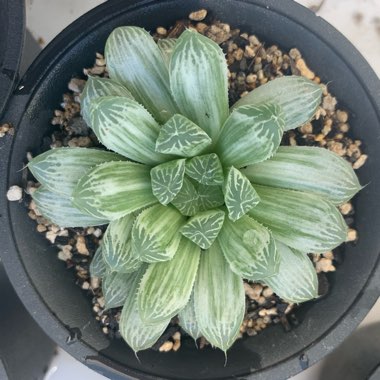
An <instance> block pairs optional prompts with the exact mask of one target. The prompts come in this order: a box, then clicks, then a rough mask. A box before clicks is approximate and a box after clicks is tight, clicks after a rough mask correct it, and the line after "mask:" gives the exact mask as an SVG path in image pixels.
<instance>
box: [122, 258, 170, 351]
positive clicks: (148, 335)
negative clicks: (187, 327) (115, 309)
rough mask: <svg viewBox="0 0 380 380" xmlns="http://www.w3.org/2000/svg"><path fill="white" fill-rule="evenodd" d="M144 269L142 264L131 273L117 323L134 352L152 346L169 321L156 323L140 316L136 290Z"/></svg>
mask: <svg viewBox="0 0 380 380" xmlns="http://www.w3.org/2000/svg"><path fill="white" fill-rule="evenodd" d="M145 270H146V267H145V265H144V267H143V268H141V269H140V270H138V271H137V272H135V273H132V274H131V275H132V276H133V277H134V278H133V280H132V281H131V285H130V286H129V289H128V294H127V300H126V301H125V304H124V306H123V310H122V312H121V318H120V323H119V327H120V334H121V336H122V337H123V338H124V340H125V341H126V342H127V343H128V345H129V346H130V347H131V348H132V350H133V351H135V352H137V351H141V350H146V349H147V348H150V347H152V346H153V344H154V343H156V341H157V339H158V338H159V337H160V336H161V335H162V333H163V332H164V331H165V329H166V327H167V326H168V324H169V322H170V318H168V319H167V320H164V321H162V322H158V323H146V322H145V321H143V320H142V319H141V317H140V313H139V308H138V304H137V292H138V289H139V286H140V282H141V278H142V276H143V274H144V272H145Z"/></svg>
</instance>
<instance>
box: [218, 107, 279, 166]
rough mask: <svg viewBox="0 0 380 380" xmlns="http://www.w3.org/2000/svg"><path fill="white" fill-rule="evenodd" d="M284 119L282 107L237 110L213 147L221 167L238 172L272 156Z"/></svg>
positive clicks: (276, 146) (242, 108) (228, 120)
mask: <svg viewBox="0 0 380 380" xmlns="http://www.w3.org/2000/svg"><path fill="white" fill-rule="evenodd" d="M283 117H284V115H283V113H282V111H281V108H280V107H279V106H278V105H275V104H270V103H268V104H262V105H258V106H254V105H248V106H242V107H239V108H236V109H235V110H234V111H233V112H232V114H231V115H230V117H229V118H228V119H227V121H226V123H225V124H224V125H223V128H222V132H221V134H220V137H219V140H218V143H217V146H216V152H217V153H218V155H219V158H220V160H221V161H222V163H223V165H224V166H230V165H233V166H235V167H236V168H238V169H239V168H241V167H243V166H247V165H252V164H255V163H256V162H261V161H265V160H267V159H268V158H269V157H271V156H273V154H274V153H275V152H276V150H277V148H278V147H279V145H280V142H281V139H282V134H283V127H284V119H283Z"/></svg>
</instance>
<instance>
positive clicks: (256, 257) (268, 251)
mask: <svg viewBox="0 0 380 380" xmlns="http://www.w3.org/2000/svg"><path fill="white" fill-rule="evenodd" d="M217 241H218V242H219V244H220V247H221V250H222V251H223V254H224V257H225V258H226V260H227V262H228V263H229V265H230V267H231V270H232V271H234V272H235V273H236V274H238V275H239V276H241V277H243V278H245V279H247V280H251V281H259V280H262V279H266V278H268V277H270V276H273V275H274V274H276V273H277V272H278V268H279V263H280V257H279V254H278V252H277V249H276V244H275V241H274V239H273V237H272V234H271V232H270V231H269V230H268V229H267V228H265V227H264V226H262V225H261V224H260V223H258V222H256V221H255V220H253V219H252V218H250V217H249V216H247V215H245V216H243V217H242V218H240V219H239V220H238V221H236V222H232V221H231V220H229V219H227V218H226V219H225V220H224V225H223V227H222V229H221V231H220V233H219V235H218V238H217Z"/></svg>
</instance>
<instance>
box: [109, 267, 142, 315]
mask: <svg viewBox="0 0 380 380" xmlns="http://www.w3.org/2000/svg"><path fill="white" fill-rule="evenodd" d="M134 278H135V274H134V273H128V274H127V273H117V272H110V273H108V274H107V275H106V276H105V277H104V279H103V282H102V290H103V296H104V301H105V309H106V310H108V309H113V308H115V307H120V306H123V305H124V303H125V301H126V299H127V296H128V294H129V292H130V288H131V284H132V283H133V280H134Z"/></svg>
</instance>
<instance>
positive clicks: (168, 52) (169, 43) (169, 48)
mask: <svg viewBox="0 0 380 380" xmlns="http://www.w3.org/2000/svg"><path fill="white" fill-rule="evenodd" d="M176 43H177V39H176V38H163V39H161V40H158V41H157V45H158V47H159V48H160V50H161V53H162V55H163V57H164V61H165V64H166V66H167V67H168V68H169V64H170V59H171V57H172V54H173V51H174V46H175V44H176Z"/></svg>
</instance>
